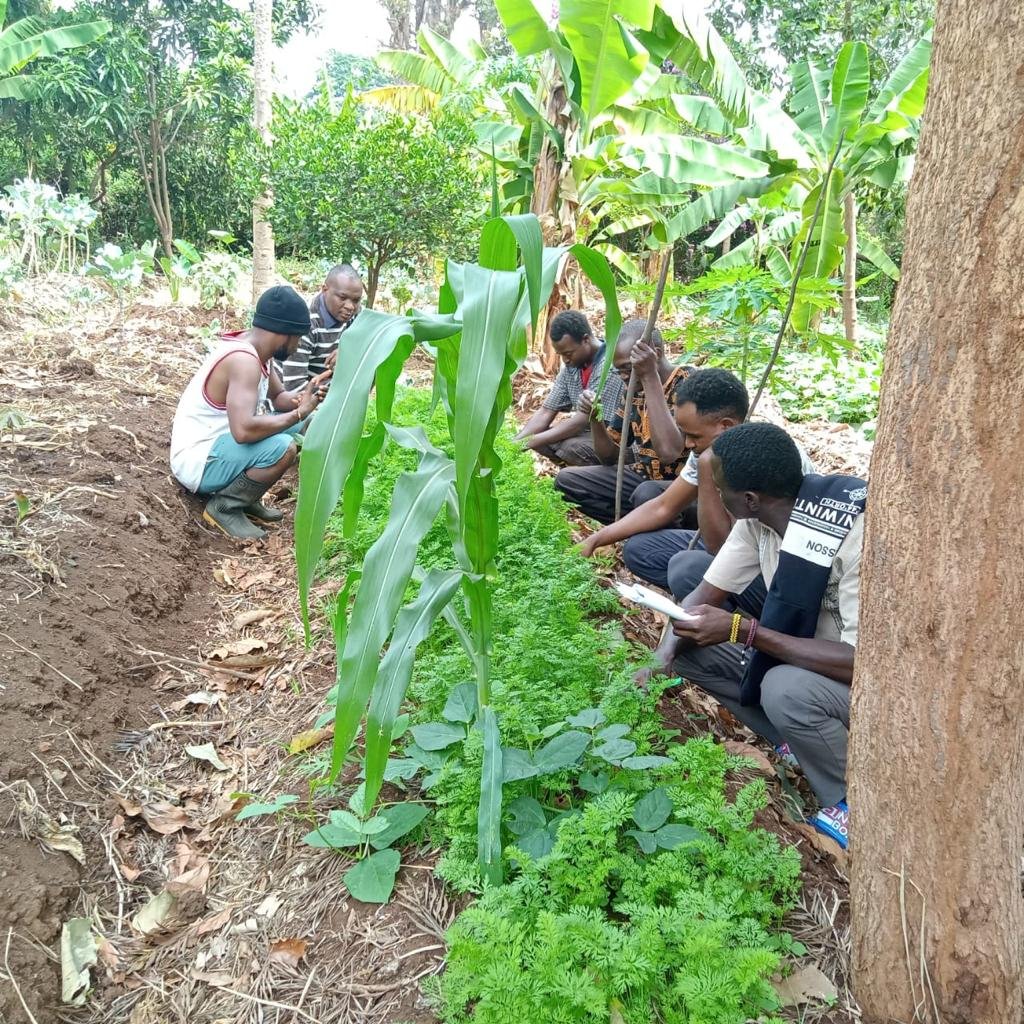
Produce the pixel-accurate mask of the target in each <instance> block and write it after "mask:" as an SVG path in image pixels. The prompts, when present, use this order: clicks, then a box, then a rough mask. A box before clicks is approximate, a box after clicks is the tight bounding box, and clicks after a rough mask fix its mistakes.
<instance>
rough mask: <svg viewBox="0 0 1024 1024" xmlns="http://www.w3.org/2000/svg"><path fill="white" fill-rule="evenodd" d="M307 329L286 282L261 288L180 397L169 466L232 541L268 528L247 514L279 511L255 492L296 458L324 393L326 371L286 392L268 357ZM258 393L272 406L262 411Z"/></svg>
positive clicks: (302, 308)
mask: <svg viewBox="0 0 1024 1024" xmlns="http://www.w3.org/2000/svg"><path fill="white" fill-rule="evenodd" d="M309 329H310V321H309V310H308V309H307V307H306V303H305V302H303V300H302V298H301V297H300V296H299V294H298V293H297V292H296V291H295V290H294V289H292V288H289V287H288V286H287V285H279V286H277V287H274V288H269V289H268V290H267V291H265V292H264V293H263V294H262V295H261V296H260V299H259V302H257V303H256V315H255V316H254V317H253V321H252V327H251V328H250V329H249V330H247V331H233V332H231V333H228V334H224V335H222V337H221V344H220V345H218V346H217V348H215V349H214V350H213V351H212V352H211V353H210V354H209V355H208V356H207V357H206V359H205V360H204V361H203V364H202V366H200V368H199V370H198V372H197V373H196V374H195V376H194V377H193V378H192V380H191V381H190V382H189V384H188V386H187V387H186V388H185V391H184V393H183V394H182V396H181V400H180V401H179V402H178V408H177V411H176V412H175V414H174V425H173V427H172V429H171V471H172V472H173V473H174V475H175V477H176V478H177V479H178V480H179V482H180V483H181V484H182V485H183V486H184V487H187V488H188V490H190V491H192V492H194V493H196V494H204V495H210V499H209V501H208V502H207V503H206V509H205V510H204V512H203V518H204V519H205V520H206V521H207V522H208V523H211V524H212V525H213V526H216V527H217V528H218V529H220V530H222V531H223V532H224V533H226V534H227V535H228V536H229V537H234V538H235V539H237V540H258V539H259V538H261V537H265V536H266V532H265V531H264V530H262V529H260V528H259V527H258V526H256V525H255V524H253V523H252V522H250V517H251V518H252V519H258V520H262V521H263V522H275V521H277V520H278V519H280V518H281V513H280V512H279V511H277V510H275V509H269V508H267V507H266V506H264V505H263V504H262V503H261V501H260V498H262V496H263V494H264V493H265V492H266V490H267V489H268V488H269V487H270V486H271V485H272V484H274V483H276V482H277V481H278V480H279V479H280V478H281V477H282V476H283V475H284V473H285V471H286V470H287V469H288V467H289V466H290V465H291V464H292V463H293V462H294V461H295V455H296V447H295V441H294V439H293V435H294V434H295V432H296V431H297V430H298V429H299V426H300V425H301V423H302V422H303V420H305V419H306V417H307V416H309V414H310V413H311V412H312V411H313V410H314V409H315V408H316V407H317V405H319V403H320V400H321V398H322V397H323V396H324V395H325V394H326V389H327V379H328V378H329V377H330V371H328V372H327V373H324V374H321V375H319V376H317V377H314V378H313V379H312V380H310V381H309V382H308V383H307V384H306V385H305V387H303V388H296V389H295V390H294V391H285V389H284V386H283V385H282V383H281V377H280V375H279V374H278V372H277V370H276V369H274V364H273V360H274V359H279V360H284V359H287V358H288V356H289V355H290V354H291V353H292V352H294V351H295V349H296V348H298V345H299V342H300V341H301V339H302V335H304V334H307V333H308V332H309ZM264 399H267V400H269V403H270V406H271V408H272V409H273V410H274V411H273V412H272V413H269V414H267V415H260V414H259V410H260V409H261V408H262V406H263V402H264Z"/></svg>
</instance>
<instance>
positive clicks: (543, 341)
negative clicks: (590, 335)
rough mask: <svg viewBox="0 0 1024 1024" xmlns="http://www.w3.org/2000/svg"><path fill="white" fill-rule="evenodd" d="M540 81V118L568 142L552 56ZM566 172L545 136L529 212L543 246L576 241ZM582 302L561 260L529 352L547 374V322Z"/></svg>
mask: <svg viewBox="0 0 1024 1024" xmlns="http://www.w3.org/2000/svg"><path fill="white" fill-rule="evenodd" d="M543 79H544V80H545V81H548V82H550V83H551V85H550V88H549V90H548V94H547V98H546V100H545V108H544V118H545V120H546V121H547V122H548V123H549V124H550V125H552V126H553V127H554V128H555V130H556V131H557V132H558V133H559V135H561V137H562V139H563V140H568V136H569V132H570V127H571V124H570V115H569V102H568V100H567V99H566V95H565V87H564V86H563V84H562V82H561V81H560V80H559V78H558V69H557V65H556V64H555V60H554V58H553V57H550V56H549V57H548V60H547V64H546V66H545V69H544V74H543ZM569 173H570V169H569V164H568V162H567V161H566V160H565V159H564V158H563V157H561V156H560V154H559V151H558V147H557V146H556V145H555V143H554V142H553V141H552V139H551V137H550V136H549V135H547V134H545V136H544V141H543V143H541V148H540V154H539V156H538V157H537V165H536V167H534V170H533V195H532V197H531V199H530V212H531V213H533V214H535V215H536V217H537V220H538V221H540V228H541V233H542V235H543V238H544V244H545V245H546V246H550V247H555V246H562V245H565V246H568V245H572V244H573V243H574V242H575V241H576V215H575V205H574V204H573V203H572V202H570V201H568V198H567V197H566V196H564V195H563V191H562V182H563V180H564V179H565V176H566V175H567V174H569ZM581 301H582V285H581V281H580V278H579V273H578V272H577V271H576V270H575V268H573V267H572V266H571V265H570V263H569V262H568V261H563V263H562V265H561V267H560V268H559V271H558V274H557V276H556V278H555V285H554V288H553V289H552V291H551V296H550V298H549V299H548V302H547V305H546V306H545V307H544V309H543V310H542V311H541V315H540V318H539V319H538V321H537V327H536V330H535V331H534V334H533V346H532V347H533V349H534V351H535V352H538V354H539V356H540V361H541V364H542V365H543V367H544V370H545V371H546V372H547V373H553V372H554V371H555V370H556V369H557V368H558V354H557V353H556V352H555V350H554V349H553V348H552V346H551V339H550V338H549V337H548V329H547V328H548V323H549V322H550V321H551V318H552V317H553V316H555V314H556V313H558V312H560V311H561V310H563V309H566V308H568V307H569V306H570V305H579V304H580V303H581Z"/></svg>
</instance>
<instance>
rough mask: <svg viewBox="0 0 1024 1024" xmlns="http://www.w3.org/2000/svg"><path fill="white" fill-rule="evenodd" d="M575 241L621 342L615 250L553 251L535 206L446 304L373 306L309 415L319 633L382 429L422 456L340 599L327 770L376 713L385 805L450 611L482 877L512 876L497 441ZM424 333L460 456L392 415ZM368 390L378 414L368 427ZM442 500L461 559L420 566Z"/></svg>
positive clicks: (457, 267)
mask: <svg viewBox="0 0 1024 1024" xmlns="http://www.w3.org/2000/svg"><path fill="white" fill-rule="evenodd" d="M567 252H568V253H571V255H572V256H574V257H575V258H576V260H577V262H578V263H579V265H580V267H581V268H582V269H583V270H584V272H585V273H587V275H588V276H589V277H590V278H591V280H593V281H594V283H595V284H596V285H597V287H598V288H600V290H601V292H602V294H603V295H604V299H605V303H606V330H605V333H606V336H607V340H608V344H609V345H614V343H615V339H616V337H617V334H618V330H619V325H620V323H621V314H620V312H619V309H618V303H617V300H616V297H615V281H614V278H613V276H612V273H611V269H610V267H609V266H608V263H607V261H606V260H605V259H604V257H603V256H601V255H600V254H598V253H596V252H594V251H593V250H591V249H589V248H587V247H586V246H582V245H576V246H572V247H571V249H569V250H566V249H564V248H545V247H544V245H543V241H542V237H541V231H540V224H539V222H538V220H537V218H536V217H534V216H533V215H525V216H518V217H504V218H494V219H493V220H490V221H488V222H487V223H486V224H485V226H484V228H483V232H482V235H481V242H480V255H479V260H478V262H476V263H456V262H453V261H449V262H448V264H447V269H446V275H445V280H444V284H443V285H442V288H441V294H440V299H439V302H438V312H437V313H436V314H424V313H417V312H411V313H410V314H409V315H408V316H394V315H389V314H385V313H381V312H378V311H377V310H373V309H367V310H364V311H363V312H362V313H361V314H360V316H359V318H358V319H357V320H356V321H355V323H354V325H353V326H352V327H351V328H350V329H349V330H348V331H347V332H346V334H345V345H344V358H343V359H339V360H338V364H337V367H336V370H335V374H334V379H333V382H332V385H331V388H330V391H329V393H328V396H327V398H326V400H325V402H324V404H323V405H322V406H321V407H320V409H319V410H318V412H317V414H316V416H315V417H314V419H313V421H312V423H311V425H310V427H309V430H308V432H307V436H306V439H305V442H304V445H303V453H302V462H301V466H300V487H299V498H298V506H297V509H296V515H295V551H296V562H297V566H298V580H299V591H300V598H301V602H302V613H303V618H304V624H305V628H306V636H307V639H308V637H309V595H310V587H311V585H312V582H313V577H314V574H315V570H316V565H317V561H318V559H319V556H320V552H321V549H322V546H323V537H324V530H325V528H326V526H327V521H328V519H329V517H330V516H331V514H332V512H333V511H334V509H335V507H336V505H337V504H338V501H339V499H340V500H341V501H342V507H343V521H344V527H343V529H344V532H345V534H346V535H351V533H352V532H353V531H354V529H355V526H356V524H357V521H358V516H359V510H360V505H361V503H362V497H363V486H364V481H365V478H366V473H367V468H368V465H369V462H370V460H371V459H372V458H373V457H374V456H375V455H376V454H377V453H378V452H379V451H380V450H381V448H382V447H383V445H384V443H385V441H386V440H388V439H390V441H391V442H392V443H395V444H398V445H401V446H403V447H406V448H409V449H412V450H414V451H415V452H416V453H417V455H418V465H417V468H416V469H415V470H414V471H412V472H408V473H404V474H403V475H402V476H400V477H399V478H398V481H397V483H396V485H395V488H394V492H393V496H392V502H391V512H390V517H389V520H388V523H387V525H386V527H385V528H384V531H383V533H382V534H381V535H380V537H379V538H378V540H377V541H376V543H374V544H373V545H372V546H371V547H370V549H369V550H368V551H367V553H366V556H365V558H364V560H363V564H362V567H361V571H357V572H353V573H351V574H350V575H349V577H348V579H347V581H346V584H345V586H344V587H343V588H342V591H341V593H340V594H339V596H338V599H337V601H336V604H335V613H334V616H333V621H332V625H333V629H334V635H335V640H336V648H337V700H336V709H335V730H334V748H333V752H332V759H331V769H330V773H329V779H330V781H332V782H333V781H334V780H335V779H336V778H337V775H338V773H339V772H340V770H341V767H342V765H343V763H344V760H345V758H346V756H347V755H348V753H349V752H350V750H351V749H352V748H353V746H354V744H355V742H356V739H357V736H358V733H359V729H360V724H361V723H365V728H364V732H363V738H364V744H365V794H364V804H365V807H366V808H372V806H373V805H374V803H375V801H376V799H377V797H378V794H379V792H380V787H381V784H382V782H383V779H384V771H385V767H386V764H387V760H388V753H389V750H390V748H391V743H392V736H393V733H394V724H395V720H396V719H397V717H398V715H399V712H400V708H401V705H402V702H403V700H404V697H405V693H406V689H407V687H408V685H409V680H410V678H411V675H412V669H413V661H414V658H415V653H416V648H417V647H418V645H419V644H420V643H421V642H422V641H423V640H424V639H425V637H426V636H427V635H428V633H429V631H430V629H431V627H432V625H433V623H434V621H435V620H436V618H437V617H438V615H440V614H442V613H443V614H444V616H445V618H446V620H447V621H448V622H449V624H450V625H451V626H452V628H453V630H454V632H455V634H456V636H457V637H458V639H459V642H460V643H461V644H462V645H463V647H464V648H465V650H466V653H467V655H468V656H469V659H470V661H471V663H472V665H473V670H474V677H475V678H474V683H475V690H476V693H475V701H474V702H473V705H472V713H471V717H472V722H471V727H472V728H473V729H476V730H479V731H480V733H481V734H482V739H483V745H484V761H483V773H482V779H481V789H480V802H479V807H478V819H477V820H478V829H477V843H478V849H477V852H478V862H479V867H480V873H481V876H482V877H483V879H484V880H485V881H487V882H488V883H491V884H497V883H500V881H501V878H502V865H501V819H502V784H503V778H504V774H503V766H502V747H501V739H500V735H499V729H498V720H497V716H496V714H495V711H494V708H493V705H492V702H491V668H490V659H491V641H492V610H493V605H492V602H493V590H494V576H495V568H494V565H495V557H496V555H497V553H498V547H499V542H500V539H499V536H498V503H497V497H496V488H495V480H496V477H497V476H498V474H499V473H500V472H501V468H502V467H501V460H500V459H499V457H498V455H497V453H496V451H495V446H494V442H495V437H496V435H497V433H498V430H499V428H500V427H501V424H502V422H503V420H504V418H505V414H506V412H507V410H508V408H509V406H510V404H511V402H512V377H513V375H514V374H515V372H516V371H517V370H518V369H519V367H520V366H521V365H522V364H523V362H524V360H525V359H526V355H527V348H528V341H527V330H528V328H531V326H532V328H534V329H535V328H536V324H537V319H538V316H539V313H540V310H541V308H542V307H543V306H544V304H545V303H546V302H547V300H548V296H549V295H550V293H551V290H552V287H553V283H554V278H555V272H556V270H557V269H558V265H559V262H560V261H561V260H562V259H563V258H564V257H565V256H566V253H567ZM416 345H421V346H423V347H424V348H425V349H427V350H428V351H429V352H430V354H431V355H432V356H433V357H434V395H435V398H436V400H437V401H439V402H440V403H441V404H442V406H443V408H444V411H445V414H446V419H447V425H448V432H449V436H450V440H451V448H452V451H453V453H454V454H453V456H449V455H448V454H446V452H444V451H442V450H441V449H439V448H437V447H435V446H434V445H433V444H432V443H431V442H430V441H429V440H428V439H427V436H426V434H425V432H424V431H423V429H422V428H421V427H417V428H408V427H399V426H395V425H393V424H392V423H391V422H390V421H391V419H392V407H393V403H394V398H395V390H396V386H397V382H398V378H399V375H400V373H401V370H402V367H403V365H404V363H405V361H406V359H408V358H409V356H410V355H411V353H412V351H413V349H414V348H415V347H416ZM371 388H373V389H375V401H376V418H375V422H374V425H373V427H372V428H371V429H370V430H369V431H368V432H366V433H363V425H364V422H365V420H366V410H367V405H368V402H369V394H370V390H371ZM442 509H444V510H445V515H446V523H447V527H448V533H449V535H450V538H451V542H452V548H453V552H454V555H455V561H456V565H457V568H454V569H448V570H441V569H436V568H435V569H432V570H430V572H429V573H423V571H422V570H421V569H419V568H418V567H417V565H416V557H417V550H418V547H419V544H420V542H421V540H422V539H423V537H424V536H425V535H426V533H427V531H428V530H429V529H430V527H431V525H432V524H433V522H434V521H435V519H436V518H437V516H438V514H439V513H440V512H441V510H442ZM414 579H415V580H419V581H420V583H419V590H418V593H417V595H416V597H415V599H414V600H412V601H411V602H410V603H408V604H406V605H405V606H404V607H403V604H402V602H403V599H404V597H405V593H406V590H407V588H408V586H409V584H410V581H411V580H414ZM457 595H458V598H457ZM385 646H386V650H385V652H384V653H383V656H382V649H384V648H385ZM372 856H374V855H371V857H372Z"/></svg>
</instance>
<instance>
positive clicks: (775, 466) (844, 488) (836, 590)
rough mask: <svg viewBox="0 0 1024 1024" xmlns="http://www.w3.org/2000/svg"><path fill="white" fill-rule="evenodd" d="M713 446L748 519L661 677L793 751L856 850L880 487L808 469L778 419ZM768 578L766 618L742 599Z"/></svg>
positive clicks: (827, 816)
mask: <svg viewBox="0 0 1024 1024" xmlns="http://www.w3.org/2000/svg"><path fill="white" fill-rule="evenodd" d="M711 450H712V452H713V455H712V458H711V471H712V477H713V479H714V482H715V486H716V487H717V488H718V490H719V492H720V493H721V495H722V501H723V503H724V504H725V507H726V508H727V509H728V511H729V512H730V513H731V514H732V515H733V516H734V517H735V519H736V520H737V521H736V525H735V526H734V527H733V528H732V531H731V532H730V534H729V536H728V538H727V539H726V542H725V544H724V545H723V546H722V548H721V550H720V551H719V552H718V554H717V555H716V556H715V559H714V561H713V562H712V563H711V565H710V567H708V568H707V571H706V572H705V573H704V578H703V579H702V580H700V582H698V583H697V584H696V586H695V588H694V589H693V591H692V592H691V593H690V594H689V595H688V596H687V597H686V598H684V599H683V601H682V606H683V607H684V608H685V609H686V610H687V611H688V612H689V613H690V616H691V617H689V618H687V619H685V620H678V621H676V622H674V623H673V626H672V628H673V632H674V634H675V638H674V640H671V639H670V641H669V644H668V645H666V647H665V648H664V649H662V650H660V651H659V654H660V656H661V657H660V661H661V671H663V672H665V673H666V674H669V673H670V674H673V675H679V676H682V677H683V678H684V679H688V680H690V681H691V682H693V683H696V684H697V685H698V686H700V687H702V688H703V689H705V690H707V691H708V692H709V693H711V694H712V695H713V696H714V697H715V698H716V699H717V700H718V701H719V702H720V703H722V704H723V705H724V706H725V707H727V708H728V709H729V710H730V711H732V712H733V714H735V715H736V717H737V718H739V719H740V720H741V721H742V722H743V723H744V724H745V725H747V726H748V727H749V728H751V729H753V730H754V731H755V732H757V733H759V734H760V735H761V736H764V737H765V738H766V739H768V740H770V741H771V742H772V743H774V744H776V745H777V746H779V747H782V746H783V745H788V748H789V752H791V753H792V755H793V756H794V757H795V758H796V760H797V761H798V762H799V764H800V766H801V768H802V769H803V772H804V775H805V776H806V777H807V781H808V782H809V783H810V785H811V788H812V789H813V790H814V793H815V796H816V797H817V798H818V800H819V802H820V804H821V807H822V809H821V810H820V811H818V813H817V814H816V815H815V816H814V817H813V818H812V819H811V824H812V825H814V827H815V828H817V829H818V830H819V831H821V832H824V833H826V834H827V835H830V836H831V837H832V838H833V839H835V840H836V841H837V842H838V843H839V844H840V845H841V846H843V847H845V846H846V843H847V832H848V824H849V811H848V809H847V806H846V744H847V735H848V731H849V725H850V682H851V681H852V679H853V660H854V650H855V647H856V644H857V610H858V602H859V591H860V557H861V545H862V542H863V530H864V503H865V500H866V498H867V487H866V485H865V483H864V481H863V480H860V479H858V478H857V477H851V476H818V475H816V474H805V473H804V472H803V470H802V469H801V459H800V452H799V450H798V449H797V446H796V444H795V443H794V442H793V440H792V439H791V438H790V437H789V435H788V434H787V433H786V432H785V431H784V430H782V429H781V428H779V427H776V426H774V425H772V424H769V423H745V424H743V425H741V426H737V427H733V428H732V429H730V430H727V431H725V432H724V433H722V434H720V435H719V436H718V437H716V438H715V439H714V441H712V443H711ZM677 557H682V556H677ZM759 573H760V574H761V575H762V576H763V577H764V581H765V583H766V584H767V586H768V594H767V596H766V597H765V598H764V604H763V607H762V608H761V610H760V611H759V612H758V611H757V610H756V609H751V608H749V607H744V604H745V602H743V601H740V602H737V598H738V597H739V596H740V595H743V593H744V591H745V590H746V589H747V587H748V586H749V584H750V583H751V581H753V580H754V579H755V578H756V577H757V575H758V574H759Z"/></svg>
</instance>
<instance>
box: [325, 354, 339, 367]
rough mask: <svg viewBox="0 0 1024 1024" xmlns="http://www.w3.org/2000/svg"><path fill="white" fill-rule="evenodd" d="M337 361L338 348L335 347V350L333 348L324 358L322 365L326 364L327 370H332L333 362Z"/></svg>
mask: <svg viewBox="0 0 1024 1024" xmlns="http://www.w3.org/2000/svg"><path fill="white" fill-rule="evenodd" d="M337 361H338V350H337V349H335V350H334V351H333V352H331V354H330V355H329V356H328V357H327V358H326V359H325V360H324V366H326V367H327V369H328V370H331V371H332V372H333V370H334V364H335V363H336V362H337Z"/></svg>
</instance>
